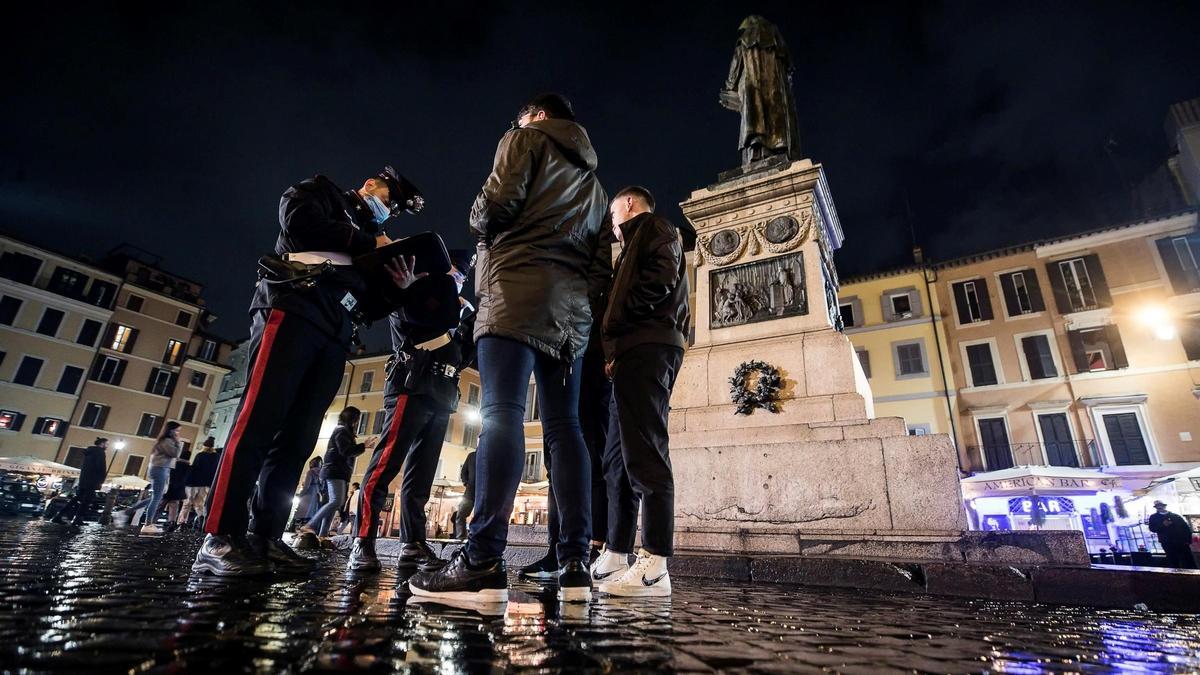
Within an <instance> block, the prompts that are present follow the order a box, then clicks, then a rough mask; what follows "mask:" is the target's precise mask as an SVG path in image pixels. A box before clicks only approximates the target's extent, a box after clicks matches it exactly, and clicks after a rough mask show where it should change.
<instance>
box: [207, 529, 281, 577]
mask: <svg viewBox="0 0 1200 675" xmlns="http://www.w3.org/2000/svg"><path fill="white" fill-rule="evenodd" d="M192 571H193V572H197V573H203V572H208V573H209V574H214V575H216V576H218V577H255V576H260V575H263V574H266V573H268V572H270V571H271V565H270V563H268V562H267V559H266V558H264V557H262V556H259V555H257V554H255V553H254V551H253V550H252V549H251V548H250V544H249V543H247V542H246V540H245V539H244V538H242V537H234V536H229V535H216V534H210V535H208V536H206V537H205V538H204V543H203V544H201V545H200V550H199V551H197V552H196V562H194V563H192Z"/></svg>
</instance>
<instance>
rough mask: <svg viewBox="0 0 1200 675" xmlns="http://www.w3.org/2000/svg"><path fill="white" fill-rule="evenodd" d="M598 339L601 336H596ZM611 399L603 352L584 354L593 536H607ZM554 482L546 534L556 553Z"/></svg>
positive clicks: (583, 413) (583, 410)
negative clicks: (606, 463)
mask: <svg viewBox="0 0 1200 675" xmlns="http://www.w3.org/2000/svg"><path fill="white" fill-rule="evenodd" d="M597 339H599V338H598V337H597ZM611 401H612V381H611V380H609V379H608V376H607V375H605V374H604V352H602V351H600V350H595V351H588V352H586V353H585V354H584V355H583V373H582V374H581V377H580V380H579V428H580V430H581V431H582V432H583V443H584V445H586V446H587V451H588V458H589V459H590V460H591V462H592V534H591V537H592V540H594V541H599V540H603V539H604V535H605V533H606V532H607V531H608V491H607V489H606V488H605V484H604V446H605V444H606V439H607V438H608V409H609V403H610V402H611ZM542 461H543V462H544V463H545V465H546V475H547V476H549V475H550V453H549V452H548V449H547V450H543V452H542ZM554 499H555V498H554V484H553V483H551V484H550V487H549V488H548V490H547V494H546V504H547V512H546V530H547V531H546V534H547V537H546V539H547V541H548V542H549V547H550V555H552V556H553V555H555V553H554V548H555V544H556V543H557V542H558V507H557V506H556V505H555V501H554Z"/></svg>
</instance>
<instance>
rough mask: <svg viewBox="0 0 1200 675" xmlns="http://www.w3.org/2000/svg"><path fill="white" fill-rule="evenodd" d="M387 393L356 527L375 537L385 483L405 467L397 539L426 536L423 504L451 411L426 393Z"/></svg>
mask: <svg viewBox="0 0 1200 675" xmlns="http://www.w3.org/2000/svg"><path fill="white" fill-rule="evenodd" d="M388 394H390V395H388ZM388 394H385V397H384V402H383V409H384V415H383V429H384V432H383V438H382V439H380V441H379V445H377V446H375V452H374V454H372V455H371V463H370V464H368V465H367V474H366V476H364V477H363V487H362V490H361V491H360V492H359V496H358V499H359V502H358V504H359V506H358V519H357V521H356V522H355V524H354V531H355V532H356V533H357V536H359V537H362V538H364V539H374V538H375V537H376V536H378V533H379V511H380V509H382V508H383V504H384V501H386V500H387V496H388V490H389V486H390V485H391V483H392V481H393V480H394V479H395V478H396V474H398V473H400V471H401V469H403V471H404V475H403V477H402V478H401V480H400V500H399V504H397V507H398V508H399V510H400V540H401V541H403V542H405V543H411V542H418V541H425V526H426V520H427V519H426V517H425V504H427V503H428V502H429V493H430V491H431V490H432V488H433V479H434V476H435V474H436V473H437V464H438V457H439V456H440V455H441V454H442V441H444V440H445V437H446V425H447V424H449V423H450V413H449V412H447V411H446V410H445V407H444V406H441V405H437V404H436V402H435V401H434V399H433V398H432V397H430V396H423V395H419V394H417V395H412V394H401V393H395V394H391V393H390V392H388Z"/></svg>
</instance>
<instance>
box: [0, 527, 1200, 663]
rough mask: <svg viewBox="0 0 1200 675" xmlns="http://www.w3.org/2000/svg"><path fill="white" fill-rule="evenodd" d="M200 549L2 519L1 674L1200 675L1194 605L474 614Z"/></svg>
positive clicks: (800, 596) (396, 588) (340, 576)
mask: <svg viewBox="0 0 1200 675" xmlns="http://www.w3.org/2000/svg"><path fill="white" fill-rule="evenodd" d="M199 541H200V538H199V535H197V534H194V533H190V532H187V533H184V532H180V533H174V534H169V535H166V536H164V537H162V538H154V539H150V538H139V537H137V536H136V535H134V534H133V533H132V532H129V531H118V530H112V529H108V528H102V527H100V526H98V525H95V524H87V525H85V526H84V530H83V531H82V532H81V533H79V534H73V535H72V534H69V533H68V532H67V531H66V530H65V529H64V528H60V527H57V526H55V525H53V524H50V523H44V522H41V521H30V520H27V519H0V607H2V609H0V670H2V671H3V672H14V673H23V672H42V671H54V672H182V671H200V672H221V673H233V672H244V671H262V672H288V671H290V672H300V671H305V672H320V671H354V670H362V671H370V672H390V671H412V672H430V671H444V672H480V671H488V670H494V671H502V670H526V669H527V670H532V671H539V672H547V671H556V670H563V671H568V672H588V671H592V672H599V671H611V670H658V671H664V670H675V671H709V670H717V671H749V672H821V671H826V672H844V673H879V672H888V671H923V672H946V673H958V672H963V673H967V672H986V671H991V672H1011V673H1035V672H1106V671H1112V670H1122V671H1139V672H1171V671H1177V672H1194V671H1197V670H1200V618H1198V617H1197V616H1196V615H1167V614H1151V613H1142V612H1136V611H1124V610H1120V611H1117V610H1090V609H1080V608H1071V607H1050V606H1041V605H1030V604H1022V603H1011V602H991V601H964V600H954V599H946V598H933V597H915V596H880V595H869V594H865V593H862V594H860V593H853V592H845V591H833V590H827V589H806V588H795V587H788V586H777V585H767V584H756V585H749V586H736V587H731V586H727V585H725V584H723V583H719V582H712V581H702V580H695V579H677V580H675V584H674V585H675V596H674V598H672V599H670V600H640V601H629V600H621V601H609V600H603V599H600V600H596V601H593V603H592V604H591V605H590V606H576V607H570V606H560V605H559V604H558V603H557V602H556V601H555V600H554V599H553V594H552V593H543V592H542V591H541V590H540V589H539V587H538V586H536V585H533V584H515V585H514V589H515V590H517V591H523V593H518V594H515V595H517V596H519V597H521V600H520V601H519V602H510V603H509V605H508V607H507V609H506V610H505V611H504V613H502V614H499V615H494V616H489V615H486V614H482V613H479V612H477V611H472V610H468V609H462V608H451V607H444V606H436V605H432V606H431V605H418V604H415V603H413V602H410V598H409V597H408V596H407V594H406V593H405V592H404V590H403V588H404V587H403V583H402V582H401V581H400V580H399V579H398V578H397V576H396V574H395V572H394V571H388V572H384V573H383V574H381V575H379V576H374V577H363V578H356V577H353V576H347V575H346V574H345V572H344V568H343V565H344V564H345V554H344V553H338V552H333V551H325V552H321V553H320V555H321V556H322V558H323V561H324V564H323V565H322V566H321V568H320V569H319V570H318V572H316V573H314V574H313V575H312V576H311V577H310V578H306V579H295V578H293V579H273V580H259V581H234V582H229V581H218V580H215V579H213V578H211V577H192V576H191V574H190V571H189V568H190V565H191V561H192V558H193V555H194V554H195V550H196V548H197V547H198V545H199ZM1101 591H1102V589H1097V592H1101Z"/></svg>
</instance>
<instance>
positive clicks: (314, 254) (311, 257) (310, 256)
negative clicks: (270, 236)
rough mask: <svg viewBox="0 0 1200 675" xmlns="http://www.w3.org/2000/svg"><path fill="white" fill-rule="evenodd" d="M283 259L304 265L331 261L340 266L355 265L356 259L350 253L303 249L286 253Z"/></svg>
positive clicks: (322, 263)
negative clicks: (351, 257) (352, 258)
mask: <svg viewBox="0 0 1200 675" xmlns="http://www.w3.org/2000/svg"><path fill="white" fill-rule="evenodd" d="M283 259H284V260H286V261H288V262H296V263H301V264H303V265H324V264H325V263H331V264H333V265H338V266H339V267H345V266H348V265H353V264H354V261H353V260H351V259H350V254H348V253H338V252H336V251H301V252H299V253H284V254H283Z"/></svg>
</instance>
